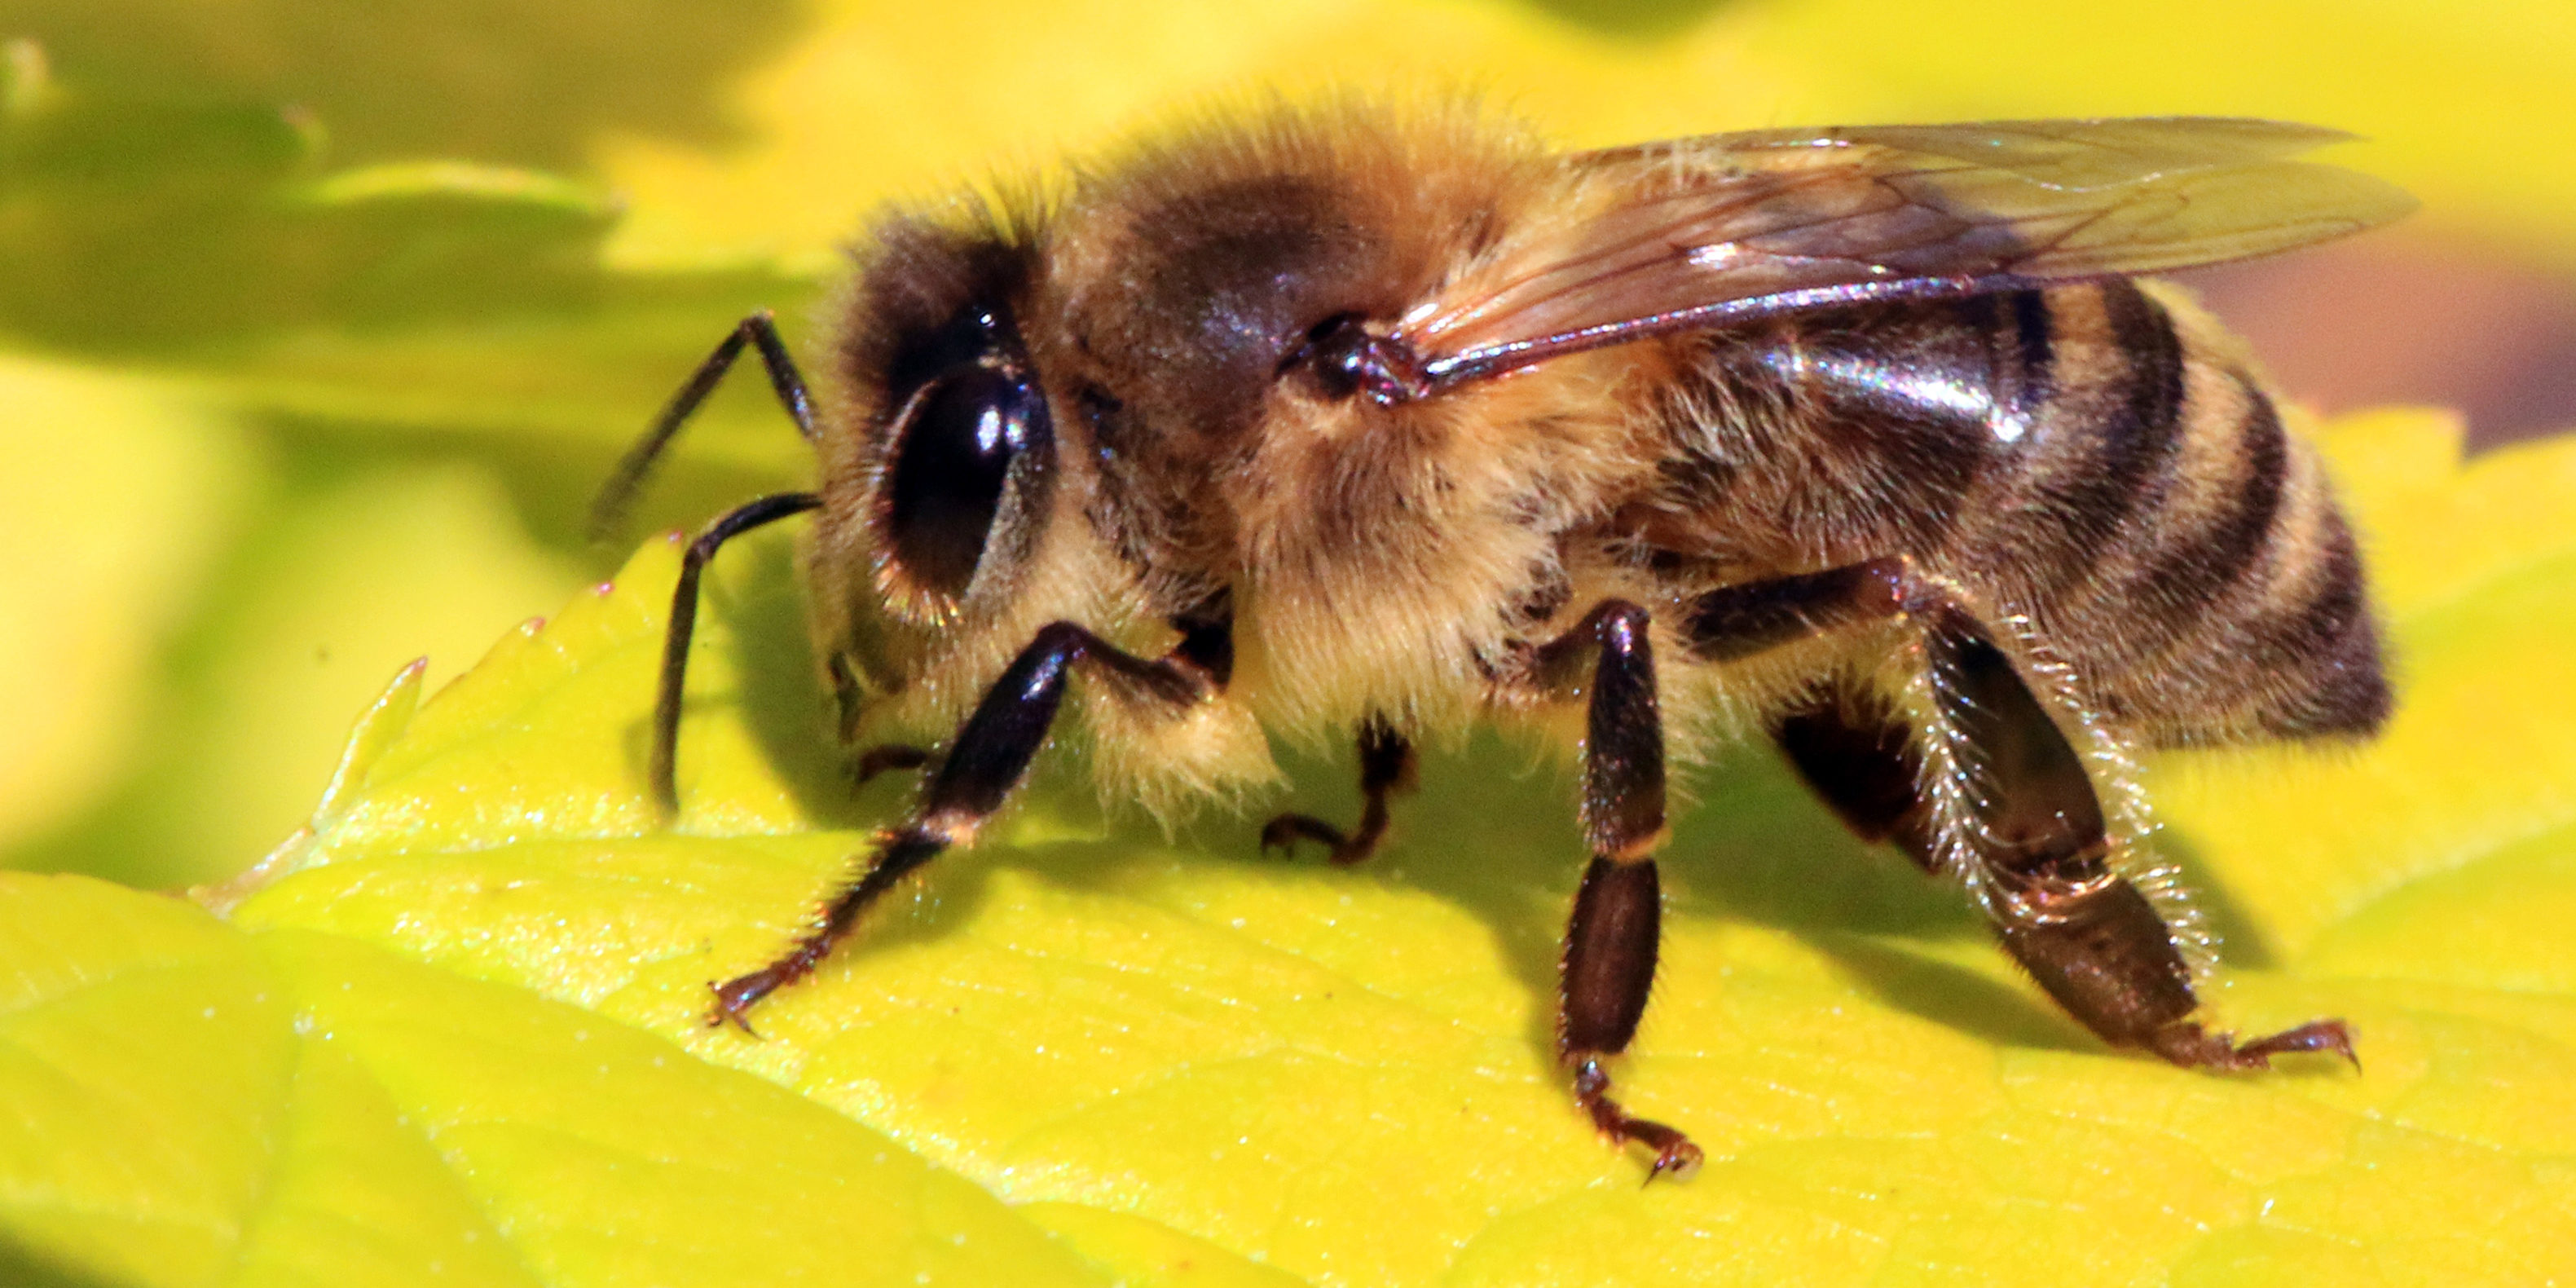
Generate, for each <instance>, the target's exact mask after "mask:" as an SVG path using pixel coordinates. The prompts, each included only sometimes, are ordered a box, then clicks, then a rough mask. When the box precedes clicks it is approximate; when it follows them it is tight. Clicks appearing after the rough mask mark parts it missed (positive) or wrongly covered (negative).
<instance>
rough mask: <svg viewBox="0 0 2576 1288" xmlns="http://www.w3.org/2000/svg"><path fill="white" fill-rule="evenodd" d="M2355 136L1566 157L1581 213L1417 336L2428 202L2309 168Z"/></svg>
mask: <svg viewBox="0 0 2576 1288" xmlns="http://www.w3.org/2000/svg"><path fill="white" fill-rule="evenodd" d="M2347 137H2349V136H2347V135H2344V134H2341V133H2338V132H2336V131H2332V130H2324V129H2318V128H2316V127H2313V126H2305V125H2290V124H2284V123H2281V122H2275V121H2256V120H2241V119H2234V118H2222V117H2162V118H2141V119H2130V120H2105V121H1989V122H1982V123H1975V124H1964V125H1891V126H1871V127H1860V128H1852V129H1835V130H1770V131H1759V132H1753V133H1744V134H1716V135H1708V136H1705V137H1701V138H1693V139H1679V140H1674V141H1671V142H1667V143H1656V144H1648V145H1644V146H1639V147H1630V148H1619V149H1614V150H1610V151H1603V152H1589V153H1579V154H1575V155H1572V156H1569V157H1567V158H1566V166H1567V175H1566V182H1567V185H1568V190H1567V203H1566V204H1567V207H1568V208H1569V213H1565V214H1562V215H1560V216H1558V217H1556V218H1553V219H1550V220H1547V221H1543V222H1541V223H1539V224H1537V225H1535V226H1534V230H1533V231H1532V232H1531V233H1530V234H1529V235H1528V236H1526V237H1525V238H1523V239H1522V240H1520V241H1519V242H1517V243H1506V244H1505V245H1504V246H1502V247H1501V248H1499V250H1498V251H1497V253H1496V254H1494V255H1493V256H1491V257H1489V258H1488V259H1487V260H1485V261H1484V262H1482V263H1481V264H1479V265H1478V266H1477V267H1476V268H1475V269H1473V270H1471V271H1469V272H1468V273H1467V274H1465V275H1463V276H1462V277H1461V278H1460V279H1459V280H1457V281H1456V282H1454V283H1452V284H1451V285H1450V286H1449V287H1448V288H1446V289H1445V290H1443V292H1442V293H1441V295H1440V297H1439V298H1438V299H1436V300H1434V301H1432V302H1431V303H1430V304H1428V305H1427V306H1425V307H1424V308H1421V309H1417V310H1415V311H1414V313H1413V314H1412V315H1411V316H1410V317H1408V318H1407V319H1406V320H1405V321H1404V322H1403V323H1402V324H1401V325H1400V326H1399V328H1398V330H1397V334H1398V336H1399V337H1400V338H1401V339H1403V340H1404V341H1405V342H1406V343H1407V344H1408V345H1409V346H1410V347H1411V349H1412V351H1413V352H1414V353H1415V354H1416V355H1417V356H1418V358H1419V359H1420V361H1421V363H1422V367H1423V370H1424V372H1425V374H1426V375H1428V376H1430V377H1431V378H1432V379H1433V381H1435V382H1436V383H1443V384H1445V383H1452V382H1455V381H1458V380H1463V379H1469V378H1473V377H1475V376H1478V375H1484V374H1491V373H1493V372H1496V371H1501V370H1507V369H1510V368H1512V367H1517V366H1522V365H1525V364H1526V363H1529V362H1534V361H1537V360H1539V359H1540V358H1544V357H1548V356H1551V355H1554V354H1558V353H1564V352H1570V351H1573V350H1577V349H1586V348H1594V347H1598V346H1600V345H1604V344H1616V343H1620V342H1622V341H1626V340H1630V339H1635V338H1639V337H1641V336H1644V335H1649V334H1657V333H1662V332H1669V331H1675V330H1684V329H1693V328H1698V327H1705V326H1713V325H1718V324H1720V323H1723V322H1727V321H1731V320H1735V319H1740V318H1744V317H1749V316H1758V315H1762V314H1770V313H1778V312H1784V311H1788V310H1793V309H1800V308H1813V307H1821V306H1829V305H1834V304H1842V303H1850V302H1854V301H1859V300H1868V299H1887V298H1906V297H1919V296H1927V295H1956V294H1969V293H1974V292H1978V291H1986V290H1997V289H2005V288H2008V287H2013V286H2018V285H2027V284H2036V283H2044V282H2051V281H2064V280H2070V279H2078V278H2087V277H2099V276H2103V275H2106V274H2115V273H2150V272H2159V271H2163V270H2167V269H2175V268H2185V267H2189V266H2192V265H2195V264H2214V263H2219V262H2222V261H2225V260H2232V259H2243V258H2246V257H2248V256H2253V255H2263V254H2269V253H2271V252H2274V251H2281V250H2288V249H2290V248H2292V247H2297V246H2305V245H2309V244H2311V243H2314V242H2319V241H2324V240H2326V239H2328V238H2331V237H2338V236H2342V235H2343V234H2346V233H2351V232H2358V231H2360V230H2362V229H2364V228H2368V227H2371V226H2373V225H2375V224H2380V223H2385V222H2387V221H2388V220H2390V219H2394V218H2396V217H2397V216H2399V215H2401V214H2404V213H2405V212H2406V211H2408V210H2409V209H2412V208H2413V205H2414V202H2413V201H2412V199H2410V198H2409V197H2407V196H2406V194H2405V193H2403V192H2401V191H2399V190H2398V189H2397V188H2395V187H2393V186H2391V185H2389V184H2387V183H2385V182H2382V181H2381V180H2378V179H2374V178H2371V177H2370V176H2368V175H2363V174H2357V173H2355V172H2353V171H2349V170H2343V169H2338V168H2336V167H2333V166H2327V165H2319V164H2316V163H2313V162H2306V161H2299V160H2295V159H2292V158H2294V157H2296V156H2297V155H2298V154H2299V153H2302V152H2305V151H2307V150H2309V149H2311V148H2315V147H2317V146H2319V145H2321V144H2326V143H2333V142H2337V141H2340V140H2343V139H2345V138H2347Z"/></svg>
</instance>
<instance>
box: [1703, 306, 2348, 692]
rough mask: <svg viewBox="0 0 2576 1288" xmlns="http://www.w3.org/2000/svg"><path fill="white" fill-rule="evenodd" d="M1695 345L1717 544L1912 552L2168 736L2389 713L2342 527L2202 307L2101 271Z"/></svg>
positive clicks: (1779, 554)
mask: <svg viewBox="0 0 2576 1288" xmlns="http://www.w3.org/2000/svg"><path fill="white" fill-rule="evenodd" d="M1695 343H1697V344H1699V345H1702V346H1704V349H1703V354H1704V358H1703V365H1702V367H1701V370H1702V371H1703V372H1704V373H1705V379H1704V381H1703V382H1701V383H1699V384H1697V385H1696V386H1695V387H1694V388H1693V389H1692V390H1690V399H1689V402H1688V403H1687V404H1686V406H1685V413H1686V414H1685V416H1684V417H1683V418H1682V419H1683V421H1684V423H1683V424H1681V425H1677V429H1678V430H1679V431H1680V432H1681V433H1682V434H1683V436H1684V439H1685V443H1684V450H1683V453H1682V461H1681V463H1680V464H1679V465H1678V466H1677V468H1676V469H1675V470H1674V471H1672V478H1673V481H1674V485H1675V495H1674V497H1673V498H1671V499H1670V500H1668V501H1667V502H1666V503H1665V504H1666V505H1668V506H1673V507H1676V508H1679V509H1684V510H1687V511H1688V512H1690V513H1691V514H1693V515H1694V516H1695V520H1694V523H1693V524H1692V525H1691V526H1693V527H1696V528H1698V529H1699V535H1701V536H1703V537H1704V538H1705V541H1704V544H1705V545H1706V546H1707V547H1708V551H1707V552H1708V553H1715V554H1717V555H1719V556H1720V557H1723V558H1727V559H1730V560H1736V561H1747V560H1749V561H1750V562H1752V563H1755V564H1764V563H1767V564H1771V565H1773V566H1776V567H1781V568H1784V569H1789V570H1796V569H1800V568H1812V567H1816V566H1819V565H1831V564H1837V563H1844V562H1853V561H1858V560H1863V559H1869V558H1875V557H1879V556H1884V555H1888V554H1905V555H1910V556H1913V557H1914V558H1915V559H1916V560H1917V562H1918V565H1919V566H1920V567H1922V568H1924V569H1926V570H1927V571H1931V572H1934V573H1937V574H1939V575H1943V576H1946V577H1949V578H1951V579H1953V580H1955V581H1956V582H1957V583H1958V584H1960V585H1961V586H1963V587H1964V588H1966V589H1967V590H1968V591H1969V593H1970V594H1971V596H1972V597H1973V598H1974V599H1976V600H1977V601H1979V603H1978V607H1979V608H1980V609H1981V610H1983V611H1984V612H1986V613H1988V614H1989V615H1992V616H1996V617H1999V618H2000V617H2003V616H2009V615H2027V616H2028V617H2029V618H2030V620H2031V621H2032V622H2033V623H2034V625H2035V627H2036V630H2037V633H2038V635H2039V636H2040V637H2041V638H2042V639H2044V640H2045V641H2046V643H2047V644H2048V645H2049V646H2050V648H2051V649H2052V650H2053V651H2054V652H2055V653H2056V654H2057V655H2058V656H2059V657H2060V658H2061V660H2063V661H2065V662H2067V663H2069V664H2070V665H2072V666H2073V667H2074V668H2075V670H2076V672H2077V674H2078V675H2079V676H2080V677H2081V678H2082V682H2083V684H2084V687H2085V689H2086V691H2087V693H2088V695H2089V696H2090V697H2091V699H2092V700H2093V701H2095V702H2098V703H2100V704H2101V705H2102V706H2103V707H2104V708H2105V709H2106V711H2107V712H2108V713H2109V714H2111V715H2113V716H2115V717H2117V718H2120V719H2122V720H2123V721H2124V722H2126V723H2127V724H2128V725H2129V726H2130V727H2132V728H2134V729H2136V730H2137V731H2138V732H2140V733H2141V734H2143V735H2145V736H2147V737H2148V738H2150V739H2152V740H2155V741H2158V742H2168V743H2170V742H2191V741H2209V740H2221V739H2235V738H2244V737H2264V736H2270V737H2300V736H2308V735H2316V734H2331V733H2362V732H2367V731H2369V730H2371V729H2373V728H2375V727H2376V726H2377V725H2378V724H2379V722H2380V721H2381V720H2382V719H2383V718H2384V717H2385V715H2386V713H2387V709H2388V691H2387V685H2386V681H2385V679H2384V678H2383V675H2382V672H2381V668H2380V660H2379V644H2378V637H2377V633H2376V627H2375V625H2374V623H2373V622H2372V620H2371V616H2370V612H2369V607H2368V604H2367V602H2366V599H2365V596H2364V593H2363V588H2362V572H2361V564H2360V560H2359V557H2358V555H2357V552H2356V550H2355V548H2354V545H2353V540H2352V535H2351V532H2350V530H2349V529H2348V528H2346V526H2345V525H2344V522H2343V519H2342V516H2341V515H2340V514H2339V513H2338V512H2337V510H2336V508H2335V504H2334V500H2333V497H2332V495H2331V493H2330V490H2329V488H2328V486H2327V483H2326V480H2325V477H2324V475H2323V473H2322V471H2321V470H2320V468H2319V465H2318V462H2317V460H2316V458H2315V455H2314V453H2312V452H2311V451H2309V450H2308V449H2307V448H2306V447H2305V445H2304V444H2301V443H2299V442H2298V441H2296V440H2294V439H2291V438H2289V437H2288V436H2287V435H2285V434H2284V433H2283V431H2282V427H2281V422H2280V419H2279V417H2278V415H2277V413H2276V411H2275V409H2274V407H2273V404H2272V401H2271V399H2270V397H2269V396H2268V395H2267V394H2266V393H2265V392H2264V390H2263V389H2262V387H2261V386H2260V384H2259V383H2258V382H2257V380H2256V379H2255V378H2254V376H2253V375H2252V374H2251V373H2250V371H2249V369H2248V367H2247V364H2246V359H2245V358H2244V356H2243V353H2242V350H2241V348H2240V346H2239V345H2238V344H2237V342H2236V341H2235V340H2234V339H2233V338H2232V337H2231V336H2229V335H2227V334H2226V333H2225V332H2224V331H2222V330H2220V329H2219V328H2218V327H2217V325H2216V324H2215V323H2214V322H2212V321H2210V320H2209V319H2207V318H2206V317H2205V316H2203V315H2201V314H2199V313H2198V312H2197V311H2196V310H2191V309H2189V308H2187V307H2168V306H2167V304H2166V303H2165V302H2163V301H2161V300H2159V299H2158V298H2157V296H2156V295H2154V294H2152V293H2150V292H2148V291H2144V290H2141V289H2140V288H2139V287H2138V286H2137V285H2136V284H2134V283H2131V282H2129V281H2126V280H2122V279H2113V280H2109V281H2105V282H2101V283H2096V284H2086V285H2080V286H2069V287H2061V288H2055V289H2051V290H2047V291H2027V292H2017V293H2011V294H2001V295H1991V296H1980V297H1974V298H1969V299H1961V300H1947V301H1933V302H1926V303H1919V304H1908V305H1896V306H1877V307H1855V308H1850V309H1844V310H1836V311H1831V312H1826V313H1820V314H1814V315H1808V316H1803V317H1798V318H1795V319H1791V320H1787V321H1784V322H1780V323H1776V324H1773V325H1770V326H1766V327H1762V328H1759V329H1748V330H1746V331H1739V332H1731V333H1721V334H1717V335H1711V336H1708V337H1705V338H1703V339H1701V340H1699V341H1696V342H1695ZM1702 525H1705V526H1702ZM1673 526H1677V525H1672V524H1663V525H1659V527H1662V528H1669V527H1673ZM1686 553H1701V552H1686Z"/></svg>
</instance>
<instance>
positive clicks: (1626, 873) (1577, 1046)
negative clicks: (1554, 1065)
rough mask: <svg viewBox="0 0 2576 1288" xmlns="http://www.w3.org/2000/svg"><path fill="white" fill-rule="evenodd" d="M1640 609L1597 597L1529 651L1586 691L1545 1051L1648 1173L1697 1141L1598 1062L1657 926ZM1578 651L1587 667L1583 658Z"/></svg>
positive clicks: (1653, 766) (1638, 986) (1678, 1167)
mask: <svg viewBox="0 0 2576 1288" xmlns="http://www.w3.org/2000/svg"><path fill="white" fill-rule="evenodd" d="M1646 627H1647V616H1646V610H1645V609H1643V608H1640V607H1638V606H1637V605H1635V604H1631V603H1628V602H1625V601H1623V600H1616V599H1613V600H1607V601H1604V602H1603V603H1602V604H1601V605H1600V606H1599V607H1596V608H1594V609H1593V610H1592V611H1591V612H1590V613H1588V614H1586V615H1585V616H1584V618H1583V620H1582V621H1581V622H1579V623H1577V624H1576V626H1575V627H1574V629H1573V630H1570V631H1568V632H1566V633H1565V634H1564V635H1563V636H1560V637H1559V638H1557V639H1556V640H1553V641H1551V642H1549V643H1548V644H1545V645H1542V646H1541V647H1540V648H1539V649H1538V651H1537V655H1536V657H1535V659H1534V660H1535V661H1536V663H1537V671H1538V675H1539V678H1540V680H1541V681H1542V682H1543V683H1546V684H1548V686H1549V687H1551V688H1557V689H1565V688H1571V687H1574V686H1575V685H1576V684H1580V685H1581V686H1582V687H1583V688H1584V689H1585V690H1587V691H1588V692H1589V694H1590V707H1589V709H1588V710H1587V712H1586V713H1585V725H1584V744H1583V803H1582V817H1583V834H1584V839H1585V840H1586V841H1587V842H1589V843H1590V845H1591V848H1592V862H1591V864H1590V865H1589V866H1587V867H1586V868H1585V869H1584V871H1583V885H1582V887H1581V888H1580V889H1579V890H1578V891H1577V892H1576V894H1575V896H1574V916H1573V918H1572V919H1571V920H1570V921H1569V922H1568V923H1567V925H1566V929H1565V957H1564V960H1563V961H1562V963H1561V964H1560V966H1559V979H1558V991H1557V1027H1556V1056H1557V1062H1558V1063H1559V1065H1560V1066H1562V1067H1563V1068H1565V1069H1567V1070H1568V1071H1570V1072H1572V1073H1573V1075H1574V1098H1575V1101H1576V1103H1578V1104H1580V1105H1581V1106H1582V1107H1583V1110H1584V1112H1585V1113H1587V1114H1589V1115H1590V1116H1591V1118H1592V1125H1593V1126H1594V1127H1596V1128H1598V1129H1599V1130H1600V1132H1601V1134H1602V1135H1604V1136H1608V1137H1609V1138H1611V1139H1612V1140H1615V1141H1621V1142H1625V1141H1635V1142H1637V1143H1638V1144H1641V1145H1644V1146H1645V1147H1646V1148H1648V1149H1651V1150H1653V1151H1654V1152H1655V1160H1654V1170H1653V1172H1652V1173H1650V1174H1649V1175H1648V1178H1647V1179H1649V1180H1652V1179H1653V1178H1654V1177H1657V1176H1670V1177H1673V1178H1674V1179H1676V1180H1680V1179H1684V1178H1687V1177H1688V1176H1690V1175H1691V1174H1692V1173H1693V1172H1696V1171H1698V1170H1699V1166H1700V1159H1701V1154H1700V1148H1699V1146H1697V1145H1694V1144H1692V1143H1691V1141H1690V1138H1689V1137H1687V1136H1684V1135H1683V1134H1682V1133H1681V1132H1680V1131H1679V1130H1677V1129H1675V1128H1672V1127H1668V1126H1666V1125H1664V1124H1662V1123H1659V1122H1652V1121H1649V1120H1647V1119H1644V1118H1639V1117H1636V1116H1634V1115H1632V1114H1630V1113H1629V1112H1628V1111H1627V1110H1626V1109H1624V1108H1621V1107H1620V1105H1619V1102H1618V1101H1615V1100H1613V1099H1611V1098H1610V1074H1609V1071H1608V1070H1607V1069H1606V1068H1605V1067H1604V1061H1606V1060H1607V1059H1608V1058H1609V1057H1611V1056H1615V1055H1618V1054H1620V1053H1621V1052H1624V1051H1626V1050H1627V1049H1628V1043H1629V1042H1630V1041H1632V1040H1634V1039H1635V1037H1636V1036H1637V1023H1638V1021H1639V1020H1641V1019H1643V1018H1644V1017H1645V1014H1646V994H1647V992H1648V991H1649V990H1650V989H1651V987H1652V986H1653V984H1654V980H1655V954H1656V949H1657V946H1658V943H1659V941H1660V940H1661V938H1662V935H1663V889H1662V885H1661V882H1660V879H1659V878H1658V877H1657V875H1656V872H1655V851H1656V850H1658V849H1660V848H1662V846H1663V843H1664V840H1665V838H1666V837H1667V836H1668V835H1669V834H1670V829H1668V828H1666V827H1665V825H1664V723H1663V715H1662V712H1661V709H1660V707H1659V705H1658V703H1657V700H1656V695H1655V655H1654V649H1653V646H1652V645H1651V644H1650V643H1649V641H1648V640H1647V637H1646ZM1587 655H1589V658H1590V661H1591V666H1590V667H1589V668H1585V667H1583V666H1582V662H1583V661H1584V659H1585V658H1586V656H1587Z"/></svg>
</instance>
